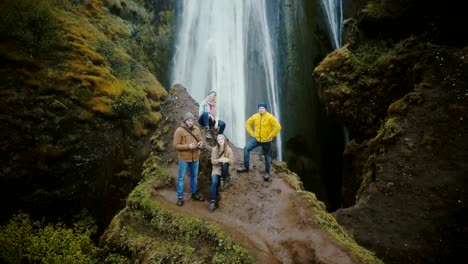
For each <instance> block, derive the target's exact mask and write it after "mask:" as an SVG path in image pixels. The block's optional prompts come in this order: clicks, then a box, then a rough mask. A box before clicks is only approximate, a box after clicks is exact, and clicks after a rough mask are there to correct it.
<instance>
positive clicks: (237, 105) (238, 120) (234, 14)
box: [171, 0, 282, 160]
mask: <svg viewBox="0 0 468 264" xmlns="http://www.w3.org/2000/svg"><path fill="white" fill-rule="evenodd" d="M266 1H269V2H268V3H269V4H271V3H273V2H274V1H272V0H236V1H233V0H203V1H194V0H183V1H181V5H180V7H179V9H180V10H179V20H178V27H177V32H176V45H175V54H174V59H173V65H172V73H171V85H173V84H176V83H180V84H182V85H183V86H184V87H186V88H187V90H188V92H189V93H190V95H191V96H192V97H193V98H194V99H195V100H196V101H198V102H201V101H202V100H203V99H204V98H205V97H206V96H207V93H208V91H210V90H215V91H216V92H217V94H218V96H217V103H218V105H219V107H218V112H219V119H221V120H224V121H225V122H226V124H227V126H226V129H225V132H224V134H226V136H227V137H228V138H229V139H230V141H231V142H232V143H233V144H235V145H236V146H239V147H243V146H244V145H245V143H246V131H245V121H246V119H247V118H248V117H249V116H250V115H252V114H254V113H255V112H257V108H256V105H257V103H258V102H260V101H263V102H267V103H268V105H269V109H268V110H269V111H270V112H271V113H272V114H273V115H275V117H276V118H278V120H279V119H280V109H279V101H278V100H279V98H278V97H279V95H278V91H279V88H278V81H277V76H276V73H277V70H276V67H277V65H276V61H275V56H274V42H273V40H272V39H273V38H272V31H271V25H270V24H271V18H269V17H268V12H267V6H266ZM279 121H280V120H279ZM280 122H281V121H280ZM281 146H282V144H281V137H280V135H278V136H277V148H278V151H277V153H278V157H277V158H278V159H279V160H281V159H282V150H281Z"/></svg>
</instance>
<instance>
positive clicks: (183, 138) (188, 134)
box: [172, 112, 205, 206]
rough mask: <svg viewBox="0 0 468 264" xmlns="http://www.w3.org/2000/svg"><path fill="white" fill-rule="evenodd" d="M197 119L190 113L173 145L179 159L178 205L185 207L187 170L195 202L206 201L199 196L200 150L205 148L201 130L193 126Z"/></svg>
mask: <svg viewBox="0 0 468 264" xmlns="http://www.w3.org/2000/svg"><path fill="white" fill-rule="evenodd" d="M194 119H195V117H194V116H193V114H192V113H190V112H188V113H186V114H185V116H184V120H183V122H182V125H181V126H180V127H179V128H177V129H176V131H175V133H174V140H173V142H172V145H173V146H174V148H175V149H176V150H177V153H178V158H179V174H178V176H177V205H178V206H182V205H184V179H185V174H186V173H187V169H190V192H191V193H192V195H191V197H192V199H193V200H195V201H204V200H205V199H203V197H201V196H200V195H199V194H198V166H199V159H200V149H201V148H202V146H203V141H202V136H201V133H200V129H199V128H198V127H196V126H194V125H193V123H194Z"/></svg>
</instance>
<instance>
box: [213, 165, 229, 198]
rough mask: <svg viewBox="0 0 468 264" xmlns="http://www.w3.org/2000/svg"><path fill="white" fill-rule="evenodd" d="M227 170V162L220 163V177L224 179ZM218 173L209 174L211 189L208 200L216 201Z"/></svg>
mask: <svg viewBox="0 0 468 264" xmlns="http://www.w3.org/2000/svg"><path fill="white" fill-rule="evenodd" d="M228 170H229V163H221V179H223V180H226V175H227V172H228ZM219 177H220V176H219V175H216V174H215V175H211V190H210V200H211V201H216V190H217V188H218V181H219Z"/></svg>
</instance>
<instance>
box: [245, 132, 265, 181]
mask: <svg viewBox="0 0 468 264" xmlns="http://www.w3.org/2000/svg"><path fill="white" fill-rule="evenodd" d="M256 147H262V149H263V155H265V172H266V173H270V167H271V141H270V142H258V141H257V140H256V139H255V138H250V139H249V141H247V144H245V148H244V167H245V168H247V169H248V168H249V165H250V151H252V150H253V149H254V148H256Z"/></svg>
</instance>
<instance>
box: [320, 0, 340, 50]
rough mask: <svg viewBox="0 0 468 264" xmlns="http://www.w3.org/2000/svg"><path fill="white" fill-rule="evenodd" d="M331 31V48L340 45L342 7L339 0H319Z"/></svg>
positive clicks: (336, 47)
mask: <svg viewBox="0 0 468 264" xmlns="http://www.w3.org/2000/svg"><path fill="white" fill-rule="evenodd" d="M320 2H321V4H322V7H323V9H324V11H325V15H326V17H327V23H328V26H329V28H330V31H331V38H332V44H333V49H338V48H340V47H341V45H342V34H343V7H342V3H341V0H320Z"/></svg>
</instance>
